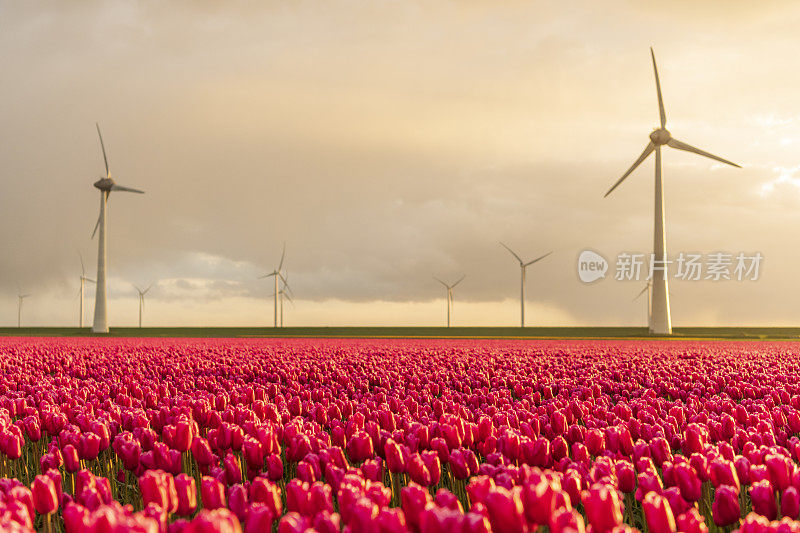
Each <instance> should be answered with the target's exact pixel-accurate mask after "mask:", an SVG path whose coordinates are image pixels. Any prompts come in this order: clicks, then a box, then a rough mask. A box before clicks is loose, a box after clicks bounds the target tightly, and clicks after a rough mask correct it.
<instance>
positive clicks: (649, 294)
mask: <svg viewBox="0 0 800 533" xmlns="http://www.w3.org/2000/svg"><path fill="white" fill-rule="evenodd" d="M645 292H646V293H647V331H649V332H650V333H653V308H652V307H651V306H652V303H651V302H652V293H653V281H652V280H648V281H647V285H645V286H644V288H643V289H642V291H641V292H640V293H639V294H637V295H636V298H634V299H633V301H634V302H635V301H636V300H638V299H639V298H641V296H642V294H644V293H645Z"/></svg>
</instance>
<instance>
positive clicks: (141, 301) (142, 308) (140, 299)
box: [133, 283, 153, 328]
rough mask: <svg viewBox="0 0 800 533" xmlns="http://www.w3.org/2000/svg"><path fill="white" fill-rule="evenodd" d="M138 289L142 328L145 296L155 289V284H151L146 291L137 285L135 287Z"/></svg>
mask: <svg viewBox="0 0 800 533" xmlns="http://www.w3.org/2000/svg"><path fill="white" fill-rule="evenodd" d="M133 287H134V288H135V289H136V292H138V293H139V327H140V328H141V327H142V311H144V295H145V294H147V292H148V291H149V290H150V289H152V288H153V284H152V283H151V284H150V285H149V286H148V287H147V288H146V289H145V290H142V289H140V288H139V287H137V286H136V285H134V286H133Z"/></svg>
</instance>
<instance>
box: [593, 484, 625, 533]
mask: <svg viewBox="0 0 800 533" xmlns="http://www.w3.org/2000/svg"><path fill="white" fill-rule="evenodd" d="M583 506H584V509H585V510H586V517H587V519H588V520H589V524H590V525H591V526H592V530H593V531H595V532H597V533H607V532H608V531H611V530H612V529H614V528H615V527H617V526H618V525H620V524H622V506H621V505H620V502H619V496H618V495H617V492H616V491H615V490H611V489H609V488H608V487H606V486H605V485H596V486H594V487H592V488H591V489H589V490H588V491H584V493H583Z"/></svg>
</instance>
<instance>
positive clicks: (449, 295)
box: [433, 274, 466, 328]
mask: <svg viewBox="0 0 800 533" xmlns="http://www.w3.org/2000/svg"><path fill="white" fill-rule="evenodd" d="M465 277H466V274H465V275H463V276H461V277H460V278H459V279H458V281H456V282H455V283H453V284H452V285H448V284H447V283H445V282H444V281H442V280H440V279H439V278H437V277H435V276H434V278H433V279H435V280H436V281H438V282H439V283H441V284H442V285H444V288H445V290H446V291H447V327H448V328H449V327H450V314H451V313H452V311H453V289H454V288H455V286H456V285H458V284H459V283H461V282H462V281H463V280H464V278H465Z"/></svg>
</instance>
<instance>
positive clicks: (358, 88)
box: [0, 0, 800, 326]
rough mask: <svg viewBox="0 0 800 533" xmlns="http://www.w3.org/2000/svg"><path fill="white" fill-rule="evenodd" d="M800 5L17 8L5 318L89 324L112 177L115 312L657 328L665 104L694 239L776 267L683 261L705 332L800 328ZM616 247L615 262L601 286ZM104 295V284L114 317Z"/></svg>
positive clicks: (208, 321) (678, 231) (2, 321)
mask: <svg viewBox="0 0 800 533" xmlns="http://www.w3.org/2000/svg"><path fill="white" fill-rule="evenodd" d="M799 25H800V4H797V3H796V2H770V1H765V2H758V3H753V2H745V1H729V2H716V1H714V2H693V1H683V0H681V1H674V2H622V1H616V2H615V1H611V2H602V3H600V2H593V1H585V2H583V1H570V2H558V3H557V2H528V1H524V2H523V1H519V2H517V1H485V2H483V1H478V0H468V1H460V2H456V1H452V2H450V1H439V2H416V1H405V2H396V1H374V2H365V1H357V0H351V1H330V2H310V1H303V0H298V1H293V2H277V1H276V2H255V1H235V0H234V1H230V2H210V1H208V2H202V1H198V2H193V1H184V2H181V1H178V2H169V3H167V2H157V1H142V2H113V1H112V2H99V1H98V2H93V1H88V0H87V1H82V2H57V1H49V2H47V1H42V2H38V1H26V2H12V1H9V0H0V47H1V48H2V50H3V53H2V54H0V95H2V98H0V124H2V127H1V129H0V132H2V133H0V135H1V136H2V137H0V250H1V251H2V253H0V325H15V324H16V321H17V310H18V309H17V297H16V296H17V293H18V284H19V287H20V289H21V290H22V292H24V293H30V294H31V296H30V297H29V298H27V299H26V300H25V301H24V306H23V312H22V316H23V319H22V320H23V325H32V326H37V325H39V326H44V325H77V322H78V305H79V304H78V287H79V285H78V284H79V276H80V273H81V264H80V259H79V254H81V255H82V256H83V258H84V261H85V263H86V273H87V276H90V277H92V276H94V275H95V272H96V256H97V241H96V240H92V239H91V232H92V229H93V227H94V223H95V220H96V219H97V215H98V208H99V202H98V199H99V193H98V191H97V190H96V189H94V188H93V187H92V183H93V182H94V181H96V180H97V179H98V178H99V177H101V175H102V174H104V167H103V160H102V153H101V151H100V146H99V142H98V139H97V134H96V131H95V122H98V123H99V124H100V127H101V129H102V132H103V136H104V140H105V143H106V148H107V151H108V157H109V162H110V166H111V174H112V177H113V178H114V179H115V180H116V181H117V182H118V183H119V184H121V185H126V186H130V187H136V188H141V189H144V190H145V191H146V194H145V195H143V196H139V195H133V194H128V193H114V194H112V196H111V199H110V202H109V226H108V234H109V236H108V239H109V241H108V248H109V251H108V255H109V276H110V284H109V298H110V300H109V320H110V324H111V325H112V326H125V325H134V324H135V323H136V322H137V320H138V308H137V305H138V304H137V297H136V292H135V289H134V288H133V285H134V284H136V285H140V286H146V285H149V284H151V283H153V284H154V286H153V289H152V290H151V291H150V293H148V295H147V297H146V298H147V299H146V308H145V325H164V326H168V325H169V326H190V325H198V326H200V325H219V326H226V325H248V326H258V325H271V324H272V320H273V315H272V312H273V302H272V296H271V294H272V292H273V286H272V284H271V282H270V280H264V279H258V277H259V276H261V275H264V274H266V273H268V272H270V271H271V270H273V269H274V268H275V267H276V266H277V263H278V261H279V259H280V255H281V248H282V245H283V243H284V242H285V243H286V259H285V263H284V266H285V268H286V271H287V272H288V281H289V284H290V286H291V289H292V291H293V292H292V293H293V295H294V302H293V304H289V303H288V302H287V304H286V307H285V309H284V312H285V323H286V325H287V326H302V325H309V326H310V325H440V324H442V323H443V321H444V319H445V300H444V296H445V292H444V288H443V287H442V286H441V285H439V283H438V282H437V281H436V280H435V279H434V276H436V277H439V278H442V279H444V280H446V281H448V282H450V281H454V280H456V279H458V278H459V277H461V276H462V275H465V276H466V277H465V279H464V281H463V282H462V283H461V284H460V285H459V286H458V287H456V289H455V294H454V298H455V304H454V316H453V323H454V324H455V325H516V324H518V323H519V266H518V264H517V263H516V260H515V259H514V258H513V257H512V256H511V254H509V253H508V252H507V251H506V250H505V249H503V248H502V247H501V246H500V244H499V242H500V241H503V242H505V243H506V244H507V245H509V246H510V247H511V248H513V249H514V250H515V251H516V252H517V253H518V254H519V255H521V256H522V257H523V259H525V260H526V261H527V260H529V259H532V258H535V257H538V256H540V255H542V254H544V253H547V252H550V251H552V252H553V253H552V255H550V256H548V257H547V258H546V259H543V260H542V261H541V262H539V263H536V264H535V265H533V266H531V267H530V268H529V270H528V276H527V311H526V315H527V323H528V325H565V326H572V325H644V324H645V321H646V308H645V306H646V303H645V301H644V299H639V300H636V301H634V297H635V296H636V294H637V293H638V292H639V291H640V290H641V288H642V287H643V286H644V283H645V282H644V281H643V280H639V281H618V280H615V279H613V276H614V269H615V261H616V258H617V256H618V254H619V253H621V252H635V253H645V254H647V253H650V252H651V251H652V245H653V244H652V243H653V164H654V163H653V158H652V157H651V158H650V159H649V160H648V161H647V162H645V163H644V164H643V165H642V166H641V167H640V168H639V169H637V171H636V172H635V173H634V174H632V175H631V176H630V177H629V178H628V179H627V180H626V181H625V182H624V183H623V184H622V185H621V186H620V187H619V188H618V189H616V190H615V191H614V193H613V194H611V195H610V196H609V197H608V198H603V195H604V194H605V192H606V191H607V190H608V188H609V187H610V186H611V185H612V184H613V183H614V182H615V181H616V180H617V179H618V178H619V177H620V176H621V175H622V173H623V172H624V171H625V170H626V169H627V168H628V167H629V166H630V165H631V163H632V162H633V161H634V160H635V159H636V157H637V156H638V155H639V154H640V153H641V151H642V149H643V148H644V146H645V145H646V143H647V141H648V139H647V135H648V134H649V133H650V131H652V129H653V128H654V127H656V126H657V124H658V108H657V102H656V93H655V84H654V79H653V71H652V64H651V62H650V51H649V47H650V46H653V47H654V50H655V54H656V58H657V60H658V67H659V74H660V77H661V85H662V91H663V95H664V102H665V106H666V112H667V120H668V122H667V127H668V128H669V129H670V131H671V132H672V133H673V135H674V136H675V137H676V138H678V139H680V140H682V141H684V142H687V143H689V144H692V145H694V146H697V147H699V148H702V149H704V150H707V151H709V152H711V153H714V154H717V155H719V156H722V157H724V158H727V159H730V160H733V161H735V162H737V163H739V164H740V165H742V167H743V168H742V169H736V168H732V167H727V166H724V165H720V164H718V163H716V162H714V161H712V160H709V159H705V158H701V157H698V156H696V155H693V154H688V153H685V152H679V151H677V150H672V149H667V150H666V151H665V152H664V155H663V165H664V166H663V174H664V189H665V191H664V192H665V201H666V220H667V225H666V232H667V249H668V251H669V253H670V255H671V256H672V255H676V254H678V253H680V252H686V253H689V252H697V253H701V254H706V255H707V254H711V253H714V252H718V251H726V252H730V253H734V254H736V253H739V252H744V253H748V254H751V253H755V252H760V253H761V254H762V255H763V257H764V259H763V262H762V263H761V269H760V275H759V279H758V280H755V281H735V280H733V281H710V280H709V281H683V280H675V279H671V280H670V283H671V285H670V291H671V293H672V296H671V305H672V317H673V324H674V325H676V326H717V325H730V326H737V325H751V326H770V325H776V326H778V325H797V324H798V322H800V306H798V305H796V301H797V299H798V298H799V297H800V287H798V283H797V276H798V274H797V270H798V269H797V265H798V263H799V262H800V252H799V251H798V247H797V245H796V243H795V242H794V238H795V234H796V231H795V228H796V227H798V224H800V211H799V210H798V209H797V205H798V202H800V157H798V147H800V105H798V103H797V87H798V86H800V55H798V54H797V53H796V50H797V45H798V38H797V31H796V29H797V27H798V26H799ZM587 249H590V250H594V251H596V252H599V253H600V254H601V255H602V256H604V257H605V258H606V259H607V260H608V261H609V264H610V267H609V273H608V274H607V276H606V278H605V279H601V280H598V281H596V282H594V283H591V284H586V283H583V282H581V280H580V279H579V277H578V272H577V258H578V255H579V254H580V253H581V251H583V250H587ZM93 300H94V294H93V288H92V287H90V288H89V290H87V311H86V318H87V320H89V319H90V318H91V309H92V304H93Z"/></svg>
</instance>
